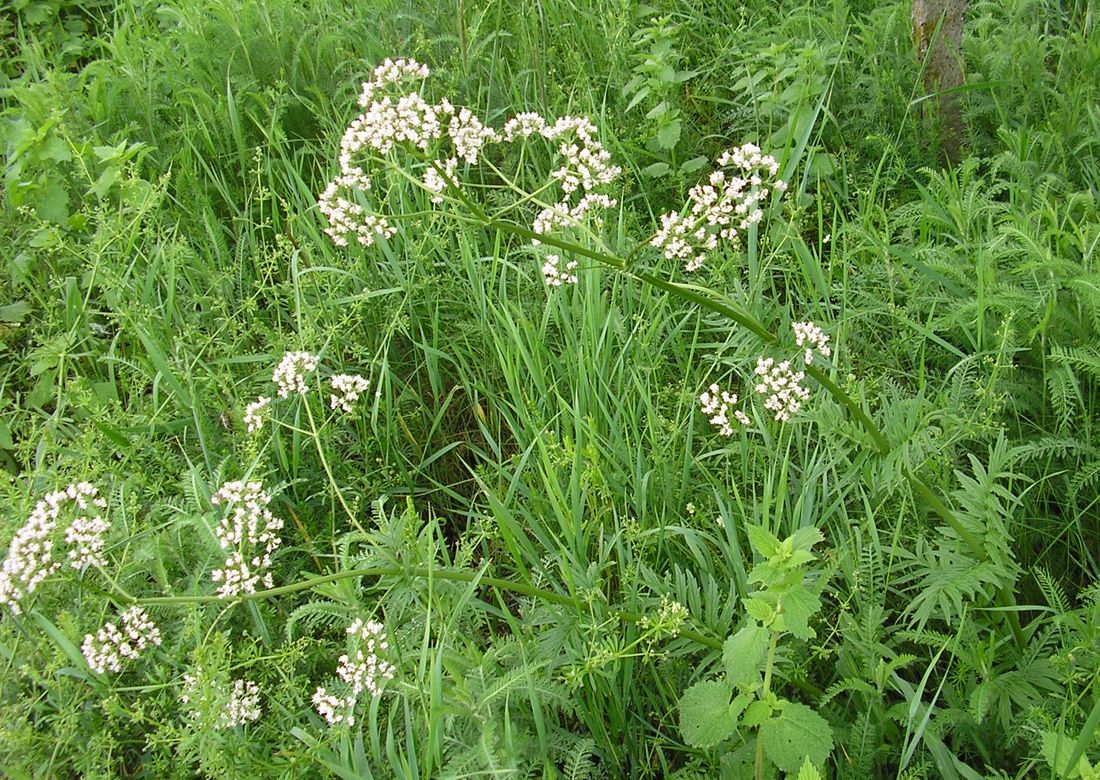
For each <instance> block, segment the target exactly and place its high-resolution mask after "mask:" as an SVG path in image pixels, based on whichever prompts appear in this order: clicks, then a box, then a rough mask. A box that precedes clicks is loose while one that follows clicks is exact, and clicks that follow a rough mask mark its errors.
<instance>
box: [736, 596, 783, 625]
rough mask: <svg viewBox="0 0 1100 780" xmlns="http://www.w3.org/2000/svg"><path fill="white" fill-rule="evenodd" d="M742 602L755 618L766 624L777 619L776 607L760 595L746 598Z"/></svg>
mask: <svg viewBox="0 0 1100 780" xmlns="http://www.w3.org/2000/svg"><path fill="white" fill-rule="evenodd" d="M742 603H743V604H744V605H745V611H746V612H748V613H749V617H751V618H752V619H753V620H756V621H758V622H760V623H763V624H764V626H770V625H771V624H772V623H773V622H774V621H775V607H774V606H772V605H771V604H770V603H769V602H768V601H766V600H764V599H762V598H760V597H759V596H753V597H752V598H748V599H745V600H744V601H743V602H742Z"/></svg>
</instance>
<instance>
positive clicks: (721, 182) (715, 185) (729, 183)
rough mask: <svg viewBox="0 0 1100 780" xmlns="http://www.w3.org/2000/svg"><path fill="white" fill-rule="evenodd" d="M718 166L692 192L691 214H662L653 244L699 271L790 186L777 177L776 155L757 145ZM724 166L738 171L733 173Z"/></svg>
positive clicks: (737, 151)
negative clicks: (773, 196)
mask: <svg viewBox="0 0 1100 780" xmlns="http://www.w3.org/2000/svg"><path fill="white" fill-rule="evenodd" d="M716 164H717V166H718V169H717V170H715V171H713V172H712V173H711V174H710V179H709V180H708V183H707V184H701V185H698V186H695V187H692V188H691V190H690V191H689V192H688V198H689V200H690V201H691V209H690V211H689V213H687V214H686V215H685V214H681V213H679V212H675V211H670V212H668V213H667V214H664V215H662V216H661V229H660V230H659V231H657V234H656V235H655V236H654V237H653V239H652V241H651V242H650V243H651V244H652V245H653V246H654V247H656V248H658V249H662V250H664V255H665V258H666V259H668V260H680V261H682V262H683V264H684V270H686V271H697V270H699V269H700V268H702V267H703V263H704V262H706V259H707V255H708V253H710V252H713V251H715V250H717V249H718V246H719V244H720V243H721V242H722V241H729V242H732V241H735V240H737V237H738V234H739V231H741V230H746V229H748V227H749V226H750V225H754V224H756V223H758V222H760V220H761V219H763V217H764V211H763V210H762V209H761V208H760V204H762V203H763V202H764V201H765V200H767V198H768V197H769V195H771V194H773V193H782V192H783V191H784V190H786V189H787V185H786V183H784V182H783V181H782V180H780V179H776V178H775V177H776V175H777V174H778V173H779V164H778V163H777V162H776V161H775V158H774V157H772V156H771V155H766V154H761V152H760V149H759V148H758V147H757V146H755V145H753V144H745V145H744V146H740V147H738V148H736V149H731V150H729V151H727V152H724V153H723V154H722V155H721V156H720V157H719V158H718V160H717V161H716ZM723 169H732V171H731V173H730V174H729V175H728V174H727V171H726V170H723ZM773 179H774V181H771V180H773ZM769 182H770V186H769Z"/></svg>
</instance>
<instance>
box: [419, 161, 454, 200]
mask: <svg viewBox="0 0 1100 780" xmlns="http://www.w3.org/2000/svg"><path fill="white" fill-rule="evenodd" d="M436 165H438V166H439V168H441V169H442V170H443V173H440V172H439V170H438V169H437V168H436V167H435V166H434V165H429V166H428V167H427V168H426V169H425V171H424V189H426V190H427V191H428V192H430V193H432V196H431V201H432V203H434V204H436V205H439V204H440V203H442V202H443V191H444V190H446V189H447V184H448V180H449V181H455V170H456V169H457V168H458V158H456V157H452V158H450V159H449V160H436ZM443 174H446V176H445V177H444V175H443Z"/></svg>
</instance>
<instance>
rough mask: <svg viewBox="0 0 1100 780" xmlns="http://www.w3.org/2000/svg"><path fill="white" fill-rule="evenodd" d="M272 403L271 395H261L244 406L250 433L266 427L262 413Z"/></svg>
mask: <svg viewBox="0 0 1100 780" xmlns="http://www.w3.org/2000/svg"><path fill="white" fill-rule="evenodd" d="M270 405H271V397H270V396H266V395H261V396H260V397H259V398H257V399H256V400H255V401H253V402H252V403H250V404H248V405H247V406H246V407H245V408H244V425H245V428H246V429H247V430H248V432H249V433H255V432H256V431H258V430H260V429H261V428H263V427H264V418H263V416H262V415H261V412H263V410H264V409H266V408H268V407H269V406H270Z"/></svg>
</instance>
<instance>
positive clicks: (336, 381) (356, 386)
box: [328, 374, 370, 412]
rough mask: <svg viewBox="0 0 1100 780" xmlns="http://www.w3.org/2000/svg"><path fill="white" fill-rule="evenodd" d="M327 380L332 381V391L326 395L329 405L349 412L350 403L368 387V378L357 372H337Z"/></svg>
mask: <svg viewBox="0 0 1100 780" xmlns="http://www.w3.org/2000/svg"><path fill="white" fill-rule="evenodd" d="M329 381H330V382H331V383H332V393H331V394H330V395H329V397H328V404H329V407H331V408H332V409H337V408H339V409H342V410H343V411H345V412H350V411H351V410H352V404H354V403H355V402H356V401H358V400H359V396H361V395H362V394H363V393H365V392H367V388H368V387H370V380H368V379H364V378H363V377H361V376H359V375H358V374H337V375H336V376H334V377H332V379H330V380H329Z"/></svg>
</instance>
